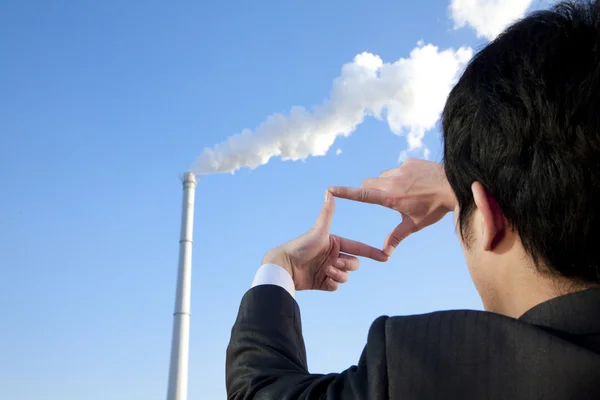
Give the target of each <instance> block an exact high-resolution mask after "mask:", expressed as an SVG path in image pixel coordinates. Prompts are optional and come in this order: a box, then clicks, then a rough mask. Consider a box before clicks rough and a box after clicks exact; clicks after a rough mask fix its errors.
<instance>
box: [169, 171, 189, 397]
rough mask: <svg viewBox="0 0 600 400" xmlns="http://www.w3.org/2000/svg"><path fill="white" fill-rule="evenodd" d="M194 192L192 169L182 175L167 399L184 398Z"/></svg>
mask: <svg viewBox="0 0 600 400" xmlns="http://www.w3.org/2000/svg"><path fill="white" fill-rule="evenodd" d="M195 191H196V176H195V175H194V173H193V172H187V173H186V174H185V175H184V176H183V205H182V215H181V234H180V238H179V269H178V272H177V295H176V297H175V313H174V314H173V338H172V339H171V340H172V341H171V365H170V367H169V388H168V390H167V400H187V386H188V358H189V345H190V295H191V282H192V242H193V240H192V233H193V229H194V195H195Z"/></svg>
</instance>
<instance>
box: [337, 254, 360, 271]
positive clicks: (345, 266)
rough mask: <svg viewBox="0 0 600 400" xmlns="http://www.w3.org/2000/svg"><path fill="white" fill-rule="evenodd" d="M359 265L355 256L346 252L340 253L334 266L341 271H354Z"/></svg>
mask: <svg viewBox="0 0 600 400" xmlns="http://www.w3.org/2000/svg"><path fill="white" fill-rule="evenodd" d="M338 263H339V264H338ZM359 265H360V261H359V260H358V258H357V257H354V256H350V255H348V254H340V255H339V258H338V260H337V261H336V264H335V267H336V268H338V269H341V270H343V271H356V270H357V269H358V267H359Z"/></svg>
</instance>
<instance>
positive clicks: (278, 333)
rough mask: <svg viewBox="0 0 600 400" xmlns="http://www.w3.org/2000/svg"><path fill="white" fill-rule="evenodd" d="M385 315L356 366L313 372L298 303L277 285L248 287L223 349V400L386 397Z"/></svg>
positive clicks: (377, 324)
mask: <svg viewBox="0 0 600 400" xmlns="http://www.w3.org/2000/svg"><path fill="white" fill-rule="evenodd" d="M386 318H387V317H380V318H378V319H377V320H375V322H374V323H373V325H372V326H371V329H370V331H369V338H368V341H367V343H368V344H367V346H366V347H365V349H364V350H363V353H362V355H361V357H360V359H359V362H358V365H356V366H352V367H350V368H348V369H347V370H345V371H344V372H342V373H332V374H326V375H325V374H311V373H309V372H308V367H307V361H306V349H305V346H304V339H303V337H302V328H301V321H300V309H299V308H298V304H297V303H296V301H295V300H294V299H293V298H292V296H290V294H289V293H288V292H286V291H285V290H284V289H282V288H281V287H279V286H275V285H261V286H257V287H254V288H252V289H251V290H249V291H248V292H246V294H245V295H244V298H243V299H242V303H241V305H240V310H239V313H238V317H237V319H236V321H235V324H234V326H233V329H232V332H231V340H230V342H229V346H228V347H227V361H226V384H227V398H228V399H230V400H234V399H235V400H249V399H265V400H267V399H273V400H292V399H303V400H311V399H365V400H366V399H369V398H379V399H385V398H387V397H388V396H387V373H386V371H387V368H386V357H385V321H386Z"/></svg>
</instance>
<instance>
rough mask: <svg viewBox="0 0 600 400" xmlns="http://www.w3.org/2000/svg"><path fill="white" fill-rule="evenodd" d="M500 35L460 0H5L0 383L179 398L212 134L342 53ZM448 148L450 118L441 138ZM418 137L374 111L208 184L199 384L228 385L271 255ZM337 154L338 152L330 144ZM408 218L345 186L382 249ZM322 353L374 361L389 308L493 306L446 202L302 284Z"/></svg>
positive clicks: (278, 100)
mask: <svg viewBox="0 0 600 400" xmlns="http://www.w3.org/2000/svg"><path fill="white" fill-rule="evenodd" d="M419 40H424V41H425V42H426V43H428V42H431V43H433V44H435V45H437V46H439V47H440V48H447V47H453V48H458V47H459V46H462V45H468V46H471V47H473V48H474V49H477V48H479V47H481V46H482V45H483V44H485V41H484V39H483V38H477V36H476V35H475V31H474V30H473V29H471V28H469V27H466V28H463V29H459V30H454V29H453V22H452V21H451V20H450V19H449V18H448V1H445V0H443V1H442V0H424V1H420V2H411V3H410V5H409V4H408V3H406V2H399V1H388V0H382V1H378V2H366V1H363V0H361V1H358V0H350V1H349V0H345V1H340V0H330V1H327V2H323V1H318V0H309V1H302V2H300V1H293V2H292V1H289V2H283V1H263V2H252V3H250V2H245V1H222V2H216V1H215V2H177V3H167V2H159V1H144V2H142V1H127V2H116V1H113V2H88V1H80V2H42V1H38V2H34V1H20V2H17V1H12V2H3V3H2V4H1V5H0V54H2V57H1V58H0V71H1V72H2V73H1V74H0V87H1V88H2V89H1V91H0V110H1V111H0V180H1V182H2V192H1V196H0V306H1V307H2V312H3V318H2V324H1V325H2V328H1V329H0V359H1V360H2V362H1V363H0V398H7V399H18V400H34V399H35V400H37V399H41V398H43V399H47V400H55V399H56V400H58V399H61V400H80V399H86V400H96V399H98V400H99V399H102V400H106V399H111V400H119V399H123V400H131V399H164V398H165V394H166V385H167V374H168V362H169V350H170V341H171V324H172V312H173V305H174V295H175V277H176V266H177V253H178V233H179V222H180V202H181V185H180V182H179V180H178V176H179V175H180V174H181V173H183V172H184V171H185V170H186V169H187V168H188V166H189V165H190V163H191V162H192V161H193V160H194V159H195V157H196V156H198V155H199V154H200V153H201V151H202V149H203V148H205V147H210V146H212V145H214V144H215V143H218V142H221V141H223V140H225V139H226V138H227V137H228V136H230V135H232V134H235V133H239V132H240V131H241V130H242V129H244V128H250V129H254V128H255V127H257V126H258V125H259V124H260V123H261V122H262V121H263V120H264V119H265V118H266V117H267V116H268V115H270V114H272V113H274V112H283V113H285V112H287V111H288V110H289V109H290V107H292V106H294V105H304V106H311V105H313V104H320V103H321V102H322V101H323V100H324V99H325V98H327V96H328V95H329V91H330V90H331V84H332V80H333V79H334V78H335V77H336V76H338V75H339V73H340V68H341V66H342V65H343V64H344V63H347V62H350V61H352V59H353V58H354V56H355V55H356V54H359V53H361V52H363V51H369V52H371V53H373V54H377V55H379V56H380V57H381V58H382V59H383V60H384V61H386V62H392V61H395V60H397V59H398V58H400V57H407V56H408V55H409V53H410V51H411V50H412V49H413V48H414V47H415V46H416V43H417V41H419ZM424 143H425V145H426V146H427V147H428V148H429V149H430V150H431V158H433V159H438V160H439V159H440V154H441V146H440V145H441V143H440V138H439V131H438V129H434V130H432V131H430V132H428V134H427V135H426V137H425V139H424ZM406 146H407V145H406V139H405V138H404V137H399V136H397V135H394V134H392V133H391V132H390V130H389V128H388V126H387V124H386V123H384V122H381V121H378V120H376V119H367V120H366V121H365V123H363V124H362V125H360V126H359V127H358V129H357V130H356V131H355V132H354V133H353V134H352V135H351V136H349V137H348V138H340V139H338V140H337V141H336V142H335V144H334V147H332V150H331V151H330V152H329V153H328V155H326V156H324V157H311V158H308V159H307V160H306V161H305V162H303V161H297V162H282V161H280V160H276V159H274V160H272V161H271V162H270V163H269V164H267V165H265V166H262V167H260V168H257V169H255V170H248V169H242V170H241V171H239V172H238V173H236V174H235V175H230V174H215V175H209V176H203V177H200V179H199V184H198V189H197V201H196V219H195V223H196V229H195V243H194V255H193V260H194V271H193V285H192V288H193V289H192V323H191V353H190V382H189V397H190V399H194V398H196V399H199V398H206V399H219V398H225V388H224V386H225V385H224V362H225V347H226V345H227V342H228V339H229V334H230V329H231V326H232V324H233V321H234V318H235V316H236V313H237V307H238V305H239V301H240V299H241V297H242V295H243V294H244V292H245V291H246V290H247V289H248V287H249V285H250V284H251V282H252V278H253V276H254V273H255V272H256V269H257V268H258V267H259V266H260V262H261V260H262V257H263V255H264V253H265V252H266V251H267V250H269V249H270V248H271V247H274V246H276V245H278V244H281V243H282V242H285V241H287V240H289V239H292V238H293V237H295V236H297V235H299V234H301V233H302V232H304V231H305V230H306V229H308V228H309V227H310V225H311V224H312V223H313V221H314V219H315V218H316V216H317V214H318V211H319V208H320V206H321V202H322V198H323V191H324V190H325V189H326V188H327V187H328V186H330V185H359V184H360V182H361V181H362V180H363V179H364V178H367V177H371V176H376V175H378V174H379V173H380V172H381V171H383V170H385V169H388V168H392V167H395V166H396V165H397V159H398V155H399V154H400V152H401V151H402V150H404V149H405V148H406ZM337 148H340V149H341V150H342V151H343V152H342V154H340V155H339V156H336V155H335V150H336V149H337ZM398 222H399V215H398V214H396V213H394V212H392V211H389V210H385V209H380V208H377V207H375V206H369V205H362V204H352V203H349V202H345V201H338V203H337V213H336V216H335V219H334V224H333V231H334V233H336V234H339V235H343V236H346V237H349V238H352V239H356V240H361V241H365V242H367V243H369V244H373V245H376V246H381V245H382V244H383V240H384V239H385V237H386V236H387V234H388V233H389V231H391V229H392V228H393V227H394V226H395V225H396V224H397V223H398ZM297 297H298V301H299V303H300V306H301V309H302V318H303V326H304V334H305V338H306V345H307V350H308V356H309V366H310V368H311V370H312V371H314V372H332V371H339V370H342V369H345V368H346V367H348V366H350V365H351V364H353V363H355V362H356V361H357V360H358V357H359V355H360V352H361V350H362V347H363V345H364V343H365V340H366V335H367V331H368V329H369V326H370V323H371V322H372V320H373V319H374V318H376V317H377V316H379V315H382V314H387V315H394V314H414V313H422V312H429V311H434V310H440V309H453V308H470V309H481V303H480V301H479V298H478V296H477V293H476V291H475V290H474V287H473V285H472V283H471V281H470V279H469V276H468V273H467V270H466V267H465V265H464V261H463V256H462V250H461V248H460V245H459V243H458V240H457V238H456V234H455V232H454V228H453V225H452V220H451V216H450V217H448V218H446V219H444V220H443V221H442V222H440V223H439V224H438V225H436V226H434V227H431V228H429V229H427V230H426V231H423V232H421V233H419V234H417V235H414V236H412V237H410V238H409V239H407V240H406V241H405V242H404V243H403V244H402V245H401V246H400V247H399V248H398V250H397V251H396V252H395V254H394V256H393V257H392V259H391V260H390V261H389V262H388V263H387V264H378V263H375V262H370V261H364V262H363V263H362V265H361V269H360V270H359V271H358V272H356V273H354V274H352V276H351V279H350V281H349V282H348V283H347V284H345V285H343V286H342V287H341V288H340V290H339V291H338V292H336V293H333V294H332V293H317V292H302V293H299V294H298V296H297Z"/></svg>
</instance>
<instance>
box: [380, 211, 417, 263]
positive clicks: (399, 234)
mask: <svg viewBox="0 0 600 400" xmlns="http://www.w3.org/2000/svg"><path fill="white" fill-rule="evenodd" d="M415 232H416V225H415V223H414V222H413V220H412V219H411V218H409V217H406V216H404V215H402V222H401V223H400V224H399V225H398V226H397V227H396V228H395V229H394V230H393V231H392V233H390V234H389V235H388V237H387V238H386V239H385V242H383V252H384V253H385V254H386V255H387V256H388V257H389V256H391V255H392V253H393V252H394V250H395V249H396V247H398V245H399V244H400V242H402V241H403V240H404V239H406V238H407V237H408V236H409V235H410V234H412V233H415Z"/></svg>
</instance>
